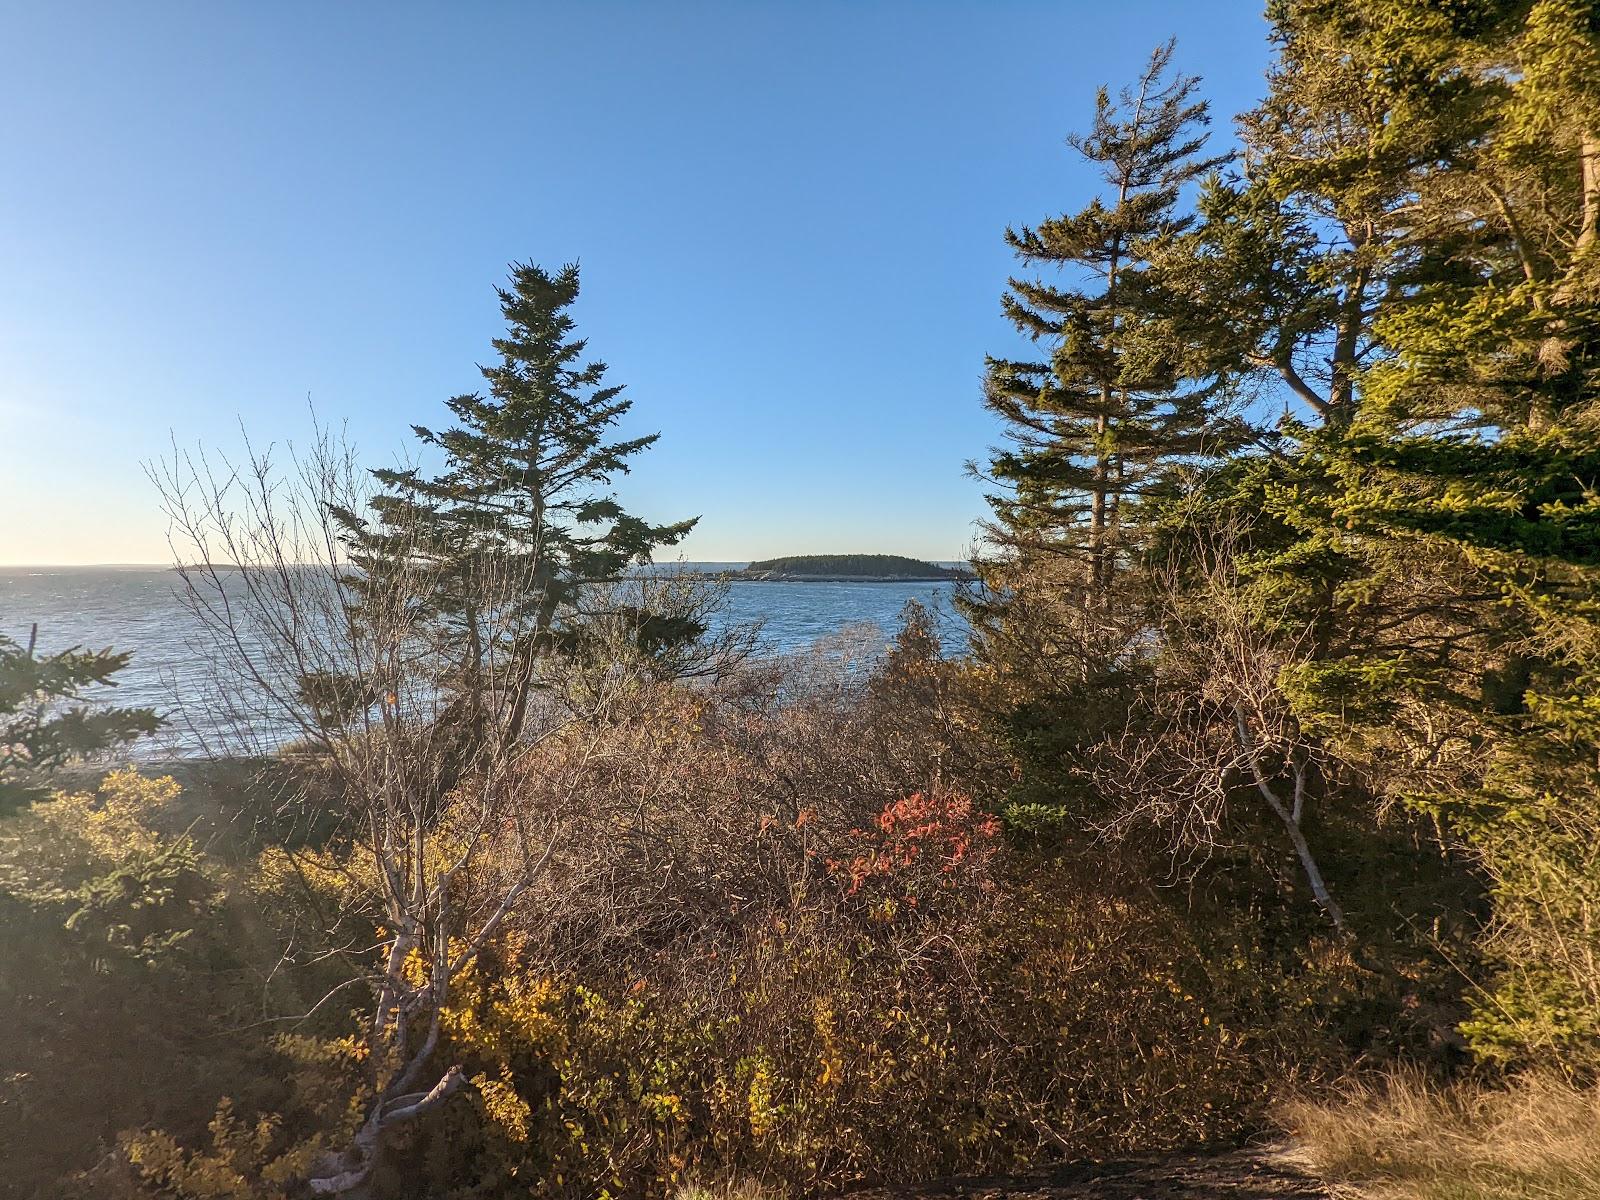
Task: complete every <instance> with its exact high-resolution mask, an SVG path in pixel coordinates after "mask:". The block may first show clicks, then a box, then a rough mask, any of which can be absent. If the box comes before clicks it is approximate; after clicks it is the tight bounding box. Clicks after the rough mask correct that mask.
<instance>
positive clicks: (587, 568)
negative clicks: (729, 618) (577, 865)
mask: <svg viewBox="0 0 1600 1200" xmlns="http://www.w3.org/2000/svg"><path fill="white" fill-rule="evenodd" d="M497 291H498V293H499V297H500V307H501V311H502V312H503V313H504V314H505V319H506V324H507V332H506V334H505V335H504V336H503V337H499V338H496V339H494V342H493V345H494V349H495V350H496V352H497V353H498V356H499V357H498V361H497V362H495V363H493V364H492V365H490V366H485V367H481V368H480V370H481V372H482V374H483V377H484V379H485V380H486V381H487V383H488V389H487V394H483V393H477V392H474V393H469V394H466V395H460V396H455V397H453V398H451V399H450V400H448V401H447V402H446V403H447V405H448V407H449V409H450V411H451V412H452V413H453V414H454V415H455V416H456V418H457V420H458V422H459V423H458V424H456V425H454V426H452V427H450V428H448V429H445V430H441V431H435V430H433V429H430V428H427V427H424V426H421V425H418V426H414V427H413V428H414V430H415V433H416V435H417V437H418V438H419V439H420V440H421V441H422V443H423V444H424V446H426V447H428V448H430V449H433V450H437V451H441V452H442V454H443V458H444V465H443V469H442V470H440V471H439V472H438V473H436V474H430V473H425V472H424V471H423V470H422V469H421V468H417V467H413V468H410V469H405V470H397V469H380V470H376V471H374V472H373V475H374V476H375V477H376V479H377V480H378V481H379V483H380V484H382V485H383V488H384V491H383V494H381V495H380V496H378V497H377V498H376V499H375V500H374V502H373V504H372V509H373V516H372V517H371V518H367V517H363V516H361V515H358V514H354V513H342V514H340V517H341V520H342V521H343V523H344V525H345V528H346V530H347V534H348V543H349V547H350V557H351V561H352V564H353V565H354V566H355V567H357V568H358V570H359V572H360V576H359V578H358V580H357V583H356V588H357V590H358V592H361V593H364V594H365V595H366V596H368V597H376V596H379V595H391V594H394V593H395V592H396V591H397V590H400V591H405V590H408V589H396V588H395V587H394V586H393V578H394V576H395V574H396V573H398V572H407V573H409V574H410V577H411V578H413V579H415V578H419V577H421V578H426V580H427V586H426V589H425V593H424V595H423V596H422V597H421V599H420V601H419V604H420V606H421V607H423V608H425V609H426V612H425V613H424V614H423V619H425V620H426V621H427V622H428V623H429V624H430V625H431V627H432V628H434V630H435V631H436V634H437V636H438V638H439V644H440V645H441V647H442V648H443V652H444V653H446V654H449V655H453V656H454V659H455V662H456V669H455V671H454V672H453V675H452V678H451V679H450V685H451V686H453V687H454V688H456V689H457V690H458V691H459V692H460V694H461V696H462V697H463V702H464V703H465V704H466V705H467V706H468V709H469V712H468V714H467V719H469V720H470V719H472V718H471V716H470V708H471V706H473V705H478V704H481V703H483V702H485V695H484V692H485V684H484V680H483V675H484V671H485V669H486V663H487V662H488V661H489V660H490V659H491V658H492V657H494V656H497V655H498V656H499V657H500V658H501V659H502V660H504V659H506V658H509V659H510V660H511V661H513V662H514V663H515V664H516V667H515V670H514V675H515V683H514V684H513V686H512V687H511V688H510V690H509V698H508V702H509V703H510V704H511V705H513V712H512V715H511V717H510V720H509V722H508V723H507V724H506V725H505V726H504V727H505V728H507V729H509V730H510V731H511V732H512V734H513V735H514V734H515V731H516V730H517V729H519V728H520V726H521V723H522V714H523V712H524V711H525V708H526V704H527V701H528V696H529V693H530V691H531V689H532V687H533V686H534V683H535V673H536V670H537V664H538V662H539V660H540V659H542V658H545V657H548V656H550V655H553V654H556V653H558V652H560V651H561V650H562V649H563V648H564V647H566V648H570V647H571V645H572V644H573V643H574V641H575V640H576V639H579V638H581V637H582V636H583V635H582V626H583V622H584V613H583V603H582V601H583V598H584V595H585V592H586V589H589V588H590V587H592V585H594V584H597V583H604V582H611V581H614V580H616V579H617V578H618V576H619V575H621V574H622V573H623V572H624V571H625V570H626V569H627V568H629V567H630V566H634V565H637V564H642V563H646V562H648V561H649V560H650V558H651V555H652V554H653V553H654V552H655V551H656V550H657V549H658V548H659V547H662V546H671V545H675V544H676V543H677V542H679V541H681V540H682V538H683V537H684V536H685V535H686V534H688V532H689V531H690V530H691V529H692V528H693V527H694V524H695V522H694V520H687V521H679V522H676V523H673V524H667V525H655V524H651V523H649V522H646V521H644V520H641V519H640V518H638V517H635V516H633V515H631V514H629V513H628V512H627V511H626V510H625V509H624V508H623V507H622V505H621V504H620V503H619V502H618V501H617V499H616V497H615V496H614V495H613V494H612V492H611V490H610V488H611V485H612V483H613V481H614V480H615V479H616V477H617V476H619V475H623V474H626V473H627V471H628V469H629V460H630V459H632V458H633V457H634V456H635V455H637V454H638V453H640V452H641V451H643V450H645V449H647V448H649V447H650V446H651V445H653V444H654V443H655V441H656V439H657V437H658V436H659V435H658V434H648V435H644V436H640V437H633V438H621V439H617V438H616V437H615V432H614V431H615V429H616V426H617V425H618V424H619V423H620V422H621V421H622V419H623V418H624V417H625V416H626V415H627V413H628V412H629V410H630V409H631V408H632V406H633V402H632V401H631V400H630V399H628V398H626V397H624V395H623V388H622V387H621V386H620V385H616V384H610V383H607V382H606V380H605V375H606V365H605V364H604V363H603V362H599V361H595V360H585V359H584V351H585V346H586V344H585V342H584V341H583V340H582V339H580V338H575V337H573V336H572V335H573V329H574V321H573V318H572V316H571V313H570V311H569V310H570V309H571V307H572V305H573V304H574V303H575V302H576V300H577V298H578V291H579V273H578V267H577V266H576V265H575V264H570V265H567V266H564V267H562V268H561V269H560V270H559V271H556V272H554V273H551V272H548V271H545V270H544V269H542V268H540V267H538V266H535V265H533V264H513V266H512V268H511V277H510V281H509V284H508V286H506V287H503V288H499V289H497ZM412 590H414V589H412ZM487 605H493V606H494V608H495V612H494V614H493V618H494V619H493V622H492V626H493V630H494V631H495V632H490V631H489V626H490V624H491V623H490V622H489V621H488V620H487V619H486V618H487V616H488V614H486V612H485V611H484V610H485V606H487ZM608 616H614V614H608ZM640 626H641V628H642V629H644V630H645V632H646V634H647V635H648V636H649V637H650V638H652V639H656V640H659V639H660V638H661V637H662V636H663V626H662V623H661V622H660V621H655V622H650V621H647V620H643V619H641V621H640ZM665 632H667V633H670V635H671V637H672V638H674V639H681V638H683V637H694V636H698V635H699V634H700V633H702V632H703V630H702V629H699V628H697V627H696V628H682V627H679V626H678V625H674V626H673V627H672V628H671V629H670V630H666V631H665ZM495 639H498V640H499V641H500V642H503V643H504V644H502V645H495V644H491V642H492V641H493V640H495ZM307 685H308V686H320V687H321V688H323V689H324V691H331V690H332V689H333V688H334V687H335V686H336V685H331V684H329V682H328V681H310V680H308V681H307ZM502 698H505V697H502Z"/></svg>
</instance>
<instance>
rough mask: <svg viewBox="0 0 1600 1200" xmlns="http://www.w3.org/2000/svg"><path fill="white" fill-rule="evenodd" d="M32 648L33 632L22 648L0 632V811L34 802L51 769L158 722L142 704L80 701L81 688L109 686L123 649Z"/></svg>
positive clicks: (132, 737)
mask: <svg viewBox="0 0 1600 1200" xmlns="http://www.w3.org/2000/svg"><path fill="white" fill-rule="evenodd" d="M37 633H38V631H37V629H36V630H34V636H37ZM34 649H35V648H34V637H30V638H29V640H28V645H27V646H25V647H24V646H19V645H18V644H17V643H16V642H14V641H12V640H11V639H10V638H7V637H5V636H4V635H0V816H3V815H5V814H6V813H7V812H10V811H11V810H13V809H16V808H18V807H21V806H22V805H24V804H28V803H30V802H31V801H33V800H35V799H37V798H38V797H39V795H40V794H41V793H42V791H43V786H42V784H43V780H44V777H45V776H46V775H47V774H48V772H50V771H52V770H54V769H55V768H57V767H60V766H63V765H65V764H66V763H68V762H71V761H73V760H74V759H80V758H87V757H89V756H90V755H93V754H97V753H99V752H101V751H103V750H110V749H113V748H115V747H118V746H125V745H127V744H128V743H129V742H132V741H134V740H136V739H138V738H140V737H143V736H144V735H145V734H148V733H154V732H155V731H156V730H157V729H158V728H159V727H160V725H161V720H160V718H159V717H157V716H156V714H155V713H154V712H153V711H151V710H150V709H148V708H107V707H95V706H91V705H89V704H85V703H82V702H81V698H82V694H83V691H84V689H85V688H89V687H111V686H115V681H114V680H113V679H112V676H113V675H115V674H116V673H117V672H118V671H120V670H122V668H123V667H125V666H127V665H128V659H129V658H130V657H131V656H130V655H128V654H127V653H117V652H115V651H112V650H81V649H78V648H76V647H74V648H73V649H70V650H63V651H61V652H60V653H57V654H51V655H46V656H44V657H40V656H39V655H37V654H36V653H35V652H34Z"/></svg>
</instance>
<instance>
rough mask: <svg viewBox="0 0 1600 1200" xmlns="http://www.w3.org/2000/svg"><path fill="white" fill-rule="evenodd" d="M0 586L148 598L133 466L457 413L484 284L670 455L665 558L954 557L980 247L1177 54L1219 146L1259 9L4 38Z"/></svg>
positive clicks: (961, 534) (910, 11)
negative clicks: (454, 407) (529, 316)
mask: <svg viewBox="0 0 1600 1200" xmlns="http://www.w3.org/2000/svg"><path fill="white" fill-rule="evenodd" d="M0 27H3V29H4V34H3V36H0V111H3V112H4V113H5V117H4V120H3V121H0V564H4V563H12V564H16V563H92V562H158V561H165V560H166V558H167V549H166V531H165V524H164V521H163V519H162V517H161V516H160V513H159V511H158V508H157V503H156V497H155V495H154V491H153V489H152V488H151V486H150V484H149V483H148V481H147V480H146V478H145V474H144V468H143V464H144V463H145V462H147V461H149V460H151V459H153V458H155V457H158V456H159V455H161V454H162V452H163V450H164V449H165V448H166V447H167V446H168V445H169V440H170V439H171V438H172V437H176V438H177V439H178V441H179V442H181V443H185V444H193V443H196V442H202V443H204V444H206V445H209V446H214V447H220V448H224V449H226V448H229V447H236V446H237V445H238V444H239V429H240V426H241V424H242V426H243V427H244V428H245V429H246V430H248V432H249V434H250V436H251V438H252V439H253V440H254V441H256V442H258V443H260V442H267V441H273V440H278V441H282V440H294V439H303V438H304V436H305V434H306V432H307V430H308V427H309V424H310V419H309V416H308V409H307V398H308V397H309V398H310V402H311V403H312V404H313V405H314V406H315V408H316V410H317V412H318V414H319V415H320V416H321V417H322V418H324V419H329V420H333V421H336V422H338V421H347V422H348V428H349V432H350V434H351V436H352V437H353V438H354V439H355V440H356V442H357V443H358V444H359V445H360V446H361V448H362V450H363V452H364V454H365V455H366V456H367V457H368V458H369V459H370V460H371V461H372V462H373V463H374V464H384V463H388V462H392V461H393V460H394V459H395V458H396V456H398V455H400V454H403V453H405V452H406V450H407V446H408V441H407V437H408V427H409V425H410V424H411V423H412V422H420V423H423V424H431V423H439V422H441V421H442V420H443V416H444V409H443V404H442V402H443V400H444V399H445V397H447V396H449V395H452V394H454V393H456V392H461V391H467V390H473V389H475V388H476V387H477V386H478V383H479V379H478V376H477V372H476V370H475V366H474V364H475V363H477V362H480V361H485V360H486V359H487V357H488V354H489V351H488V341H489V338H490V337H492V336H494V335H495V334H496V333H497V332H498V328H499V325H498V317H499V314H498V310H497V307H496V301H495V297H494V293H493V290H492V285H493V284H495V283H496V282H498V281H499V280H500V279H501V278H502V277H503V276H504V273H505V266H506V264H507V263H508V262H510V261H512V260H514V259H518V260H521V259H532V260H535V261H538V262H542V263H546V264H549V265H555V264H559V263H561V262H563V261H566V260H570V259H577V260H579V261H581V263H582V265H583V272H584V297H583V299H582V300H581V301H580V306H579V309H578V319H579V327H580V330H581V332H582V333H584V334H585V335H586V336H588V338H589V339H590V347H591V350H592V351H593V352H594V353H595V354H596V355H598V356H599V357H601V358H604V359H605V360H606V361H607V362H608V363H609V364H610V365H611V368H612V373H613V376H614V378H615V380H616V381H617V382H622V383H626V384H627V385H628V388H629V393H630V394H631V395H632V396H633V398H634V401H635V404H636V407H635V411H634V419H633V422H632V429H633V430H635V431H646V430H660V431H661V433H662V435H663V436H662V439H661V442H660V443H659V444H658V446H657V447H656V448H655V449H654V450H652V451H651V452H649V453H648V454H647V455H646V456H644V457H643V458H641V459H640V460H639V462H638V465H637V467H636V468H635V470H634V471H633V473H632V474H631V475H630V476H628V477H627V478H625V479H624V480H623V481H622V482H621V486H620V491H621V495H622V497H623V499H624V500H625V502H626V503H628V504H629V506H630V507H631V508H633V509H634V510H636V511H638V512H639V513H640V514H641V515H643V516H647V517H651V518H657V519H663V520H665V519H676V518H679V517H683V516H687V515H692V514H695V513H698V514H700V515H701V518H702V520H701V524H700V528H699V529H698V530H697V532H696V533H695V534H694V536H693V538H692V540H691V541H690V542H689V543H687V544H686V545H685V546H684V548H683V550H684V553H685V555H686V556H687V557H689V558H691V559H713V560H725V559H742V558H748V557H757V556H765V555H767V554H783V553H807V552H827V551H842V552H848V551H885V552H892V553H908V554H914V555H919V556H923V557H931V558H955V557H958V556H959V555H961V554H962V552H963V551H964V550H965V548H966V547H967V546H968V545H969V543H970V541H971V538H972V536H973V521H974V519H975V518H976V517H978V516H979V515H980V514H981V512H982V511H983V505H982V502H981V497H980V491H979V488H978V486H977V485H976V484H974V483H973V482H971V481H969V480H967V479H965V478H964V477H963V473H962V463H963V462H964V461H965V460H966V459H969V458H973V457H982V455H983V452H984V449H985V447H986V446H987V445H988V444H989V443H990V442H991V441H992V440H993V437H994V430H993V428H992V426H991V424H990V422H989V420H988V419H987V418H986V416H985V415H984V414H983V412H982V410H981V408H980V405H979V399H978V380H979V377H980V373H981V371H982V364H983V357H984V355H985V353H996V352H998V353H1007V352H1011V351H1013V350H1014V348H1015V335H1014V334H1013V333H1012V332H1011V331H1010V329H1009V327H1008V326H1007V325H1006V324H1005V323H1004V322H1003V321H1002V319H1001V318H1000V316H999V295H1000V292H1001V290H1002V288H1003V287H1004V282H1005V277H1006V274H1007V272H1008V270H1009V269H1010V267H1011V263H1010V259H1009V256H1008V253H1007V251H1006V248H1005V246H1004V244H1003V242H1002V240H1001V235H1002V231H1003V229H1004V227H1005V226H1006V224H1007V223H1008V222H1010V223H1022V222H1031V221H1035V220H1037V219H1039V218H1040V217H1042V216H1045V215H1047V214H1051V213H1055V212H1060V211H1063V210H1066V209H1071V208H1075V207H1077V206H1078V205H1080V204H1082V203H1083V202H1084V201H1085V200H1086V199H1087V197H1088V195H1089V189H1090V188H1092V186H1093V179H1092V177H1091V176H1090V175H1089V173H1088V172H1087V171H1086V169H1085V168H1084V167H1083V166H1082V165H1081V164H1080V163H1078V162H1077V161H1075V159H1074V157H1073V156H1072V155H1071V153H1070V152H1069V151H1067V150H1066V148H1065V147H1064V145H1063V142H1062V139H1063V137H1064V136H1065V135H1066V134H1067V133H1068V132H1069V131H1071V130H1073V129H1074V128H1078V127H1081V126H1082V125H1083V124H1084V123H1085V122H1086V120H1087V117H1088V114H1089V112H1090V106H1091V104H1092V101H1093V96H1094V91H1095V88H1096V86H1097V85H1098V84H1100V83H1102V82H1109V83H1112V84H1119V83H1121V82H1124V81H1126V80H1127V79H1128V78H1130V77H1131V76H1132V75H1133V74H1134V73H1136V72H1137V70H1138V69H1139V67H1140V66H1141V65H1142V63H1143V61H1144V59H1145V58H1146V56H1147V55H1148V54H1149V52H1150V50H1151V48H1152V47H1153V46H1154V45H1155V44H1156V43H1158V42H1160V41H1162V40H1164V39H1165V38H1166V37H1168V36H1169V35H1176V36H1177V37H1178V39H1179V63H1180V65H1181V66H1182V68H1183V69H1184V70H1186V71H1189V72H1192V73H1198V74H1201V75H1203V76H1204V77H1205V91H1206V94H1207V96H1208V97H1209V98H1210V99H1211V100H1212V103H1213V107H1214V111H1215V114H1216V116H1217V126H1216V132H1217V135H1218V137H1220V138H1223V139H1229V138H1231V126H1230V123H1229V120H1228V118H1229V117H1230V116H1231V114H1233V113H1234V112H1236V111H1238V110H1239V109H1241V108H1243V107H1246V106H1248V105H1249V104H1250V103H1251V102H1252V101H1253V100H1254V98H1255V97H1256V96H1257V95H1258V94H1259V93H1260V91H1261V90H1262V73H1263V71H1264V69H1265V66H1266V63H1267V58H1268V47H1267V44H1266V41H1265V32H1266V30H1265V25H1264V23H1263V21H1262V19H1261V17H1260V13H1259V6H1258V4H1257V3H1256V2H1254V0H1242V2H1235V0H1228V2H1223V0H1210V2H1203V3H1195V2H1193V0H1191V2H1190V3H1176V2H1168V0H1144V2H1139V0H1133V2H1122V3H1103V2H1102V3H1085V2H1080V0H1056V2H1055V3H1020V2H1018V3H1006V2H1001V0H985V2H979V0H969V2H967V3H940V2H937V0H924V2H922V3H872V2H867V0H858V2H856V3H844V2H838V3H831V2H827V0H821V2H812V3H792V4H789V3H753V2H752V3H743V4H731V3H730V4H709V3H654V4H645V3H639V4H610V3H584V4H579V3H570V4H562V5H555V4H509V3H507V4H489V3H457V4H445V3H437V4H428V5H422V4H405V3H384V4H357V3H348V4H343V3H342V4H325V3H317V4H295V3H273V4H244V3H200V2H193V3H166V2H151V3H141V4H127V3H107V4H103V5H90V4H80V3H71V2H67V0H63V2H52V3H48V4H40V3H34V2H29V3H20V2H18V3H14V4H13V3H11V2H10V0H4V2H0Z"/></svg>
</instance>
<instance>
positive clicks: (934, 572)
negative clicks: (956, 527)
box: [733, 554, 972, 583]
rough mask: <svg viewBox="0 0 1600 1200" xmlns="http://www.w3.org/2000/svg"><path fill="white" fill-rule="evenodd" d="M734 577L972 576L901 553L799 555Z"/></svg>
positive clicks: (879, 579) (888, 579) (871, 579)
mask: <svg viewBox="0 0 1600 1200" xmlns="http://www.w3.org/2000/svg"><path fill="white" fill-rule="evenodd" d="M733 578H735V579H739V580H752V581H757V582H767V583H796V582H812V583H845V582H849V583H900V582H903V581H906V580H935V579H970V578H972V575H971V573H970V572H968V571H962V570H959V569H957V568H954V567H941V566H938V565H936V564H934V563H930V562H923V561H922V560H921V559H919V558H906V557H905V556H903V555H900V554H798V555H791V556H789V557H787V558H764V559H762V560H761V561H759V562H753V563H751V564H750V565H749V566H748V567H746V568H745V569H744V570H743V571H738V572H735V573H734V575H733Z"/></svg>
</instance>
